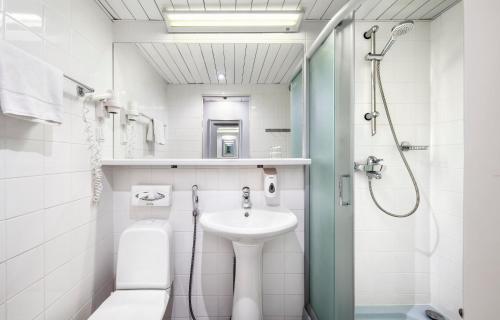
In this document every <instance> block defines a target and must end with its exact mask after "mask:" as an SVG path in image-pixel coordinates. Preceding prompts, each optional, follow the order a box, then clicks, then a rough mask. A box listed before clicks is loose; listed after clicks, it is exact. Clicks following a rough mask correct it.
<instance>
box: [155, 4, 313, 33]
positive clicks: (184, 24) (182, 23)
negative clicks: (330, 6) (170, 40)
mask: <svg viewBox="0 0 500 320" xmlns="http://www.w3.org/2000/svg"><path fill="white" fill-rule="evenodd" d="M303 14H304V13H303V11H299V10H297V11H271V10H269V11H177V10H165V11H164V18H165V22H166V24H167V28H168V31H169V32H197V33H198V32H296V31H298V29H299V27H300V23H301V22H302V17H303Z"/></svg>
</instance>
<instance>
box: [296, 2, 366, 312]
mask: <svg viewBox="0 0 500 320" xmlns="http://www.w3.org/2000/svg"><path fill="white" fill-rule="evenodd" d="M362 1H363V0H353V1H351V2H350V3H347V4H346V5H345V6H344V7H343V8H342V9H341V10H339V12H338V13H337V14H336V15H335V16H334V17H333V18H332V20H331V21H330V22H329V24H328V25H327V26H326V27H325V28H324V29H323V31H322V32H321V33H320V35H319V36H318V38H317V39H316V41H315V42H314V43H313V45H312V47H311V48H310V50H308V51H307V53H306V54H305V56H304V60H303V64H302V75H303V90H304V92H303V103H304V119H305V121H304V122H305V129H304V141H303V142H304V143H303V153H304V157H306V158H309V157H310V150H309V138H310V137H309V129H310V127H309V119H310V118H309V110H310V104H309V81H310V78H309V63H310V59H311V57H312V56H313V55H314V53H315V52H316V50H317V49H318V48H319V47H321V45H322V44H323V42H324V40H325V39H327V38H328V37H329V36H330V35H332V33H335V31H336V30H339V28H344V27H345V26H349V27H350V30H348V31H347V32H349V33H350V37H351V43H350V46H351V48H352V49H351V50H352V51H351V59H350V61H349V63H350V65H349V77H348V79H347V80H345V81H349V83H350V92H349V99H350V103H349V105H350V108H349V115H348V116H347V118H348V119H349V126H350V152H349V161H350V163H353V162H352V161H353V157H354V148H353V128H352V123H353V122H352V119H353V109H354V12H355V9H356V8H357V6H358V5H359V4H360V3H361V2H362ZM334 40H335V48H336V46H337V39H334ZM335 54H336V52H335ZM339 63H342V61H339V60H338V59H335V60H334V66H335V67H334V71H335V74H334V79H336V72H337V70H340V68H337V65H338V64H339ZM336 88H337V85H336V84H335V92H337V89H336ZM334 101H335V102H336V101H337V97H336V95H335V93H334ZM353 171H354V170H353V169H351V170H350V172H349V174H350V177H351V185H350V194H351V199H350V200H351V205H350V206H351V210H352V220H354V216H353V214H354V193H353V190H354V188H353V184H354V182H353V180H352V179H353V173H354V172H353ZM336 178H337V177H336ZM304 182H305V188H304V189H305V190H304V191H305V199H304V202H305V239H304V249H305V250H304V251H305V252H304V277H305V279H304V298H305V306H304V312H303V319H306V320H310V319H312V320H353V319H354V225H352V230H351V232H352V234H351V241H352V242H351V247H352V252H351V261H352V262H351V264H352V281H351V288H350V290H349V291H350V292H348V293H347V294H348V295H349V296H350V299H351V300H350V301H351V303H350V307H349V308H350V309H352V318H351V319H319V318H318V316H317V315H316V314H315V313H314V310H313V308H312V305H311V300H310V295H311V292H310V291H311V289H310V266H309V265H310V238H309V237H310V167H309V166H305V167H304ZM333 272H335V271H333ZM333 298H334V301H332V303H335V296H334V297H333Z"/></svg>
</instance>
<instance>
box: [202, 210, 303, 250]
mask: <svg viewBox="0 0 500 320" xmlns="http://www.w3.org/2000/svg"><path fill="white" fill-rule="evenodd" d="M200 224H201V225H202V226H203V229H204V230H205V231H208V232H212V233H215V234H217V235H219V236H221V237H224V238H227V239H229V240H231V241H237V242H243V243H248V242H250V243H256V242H264V241H266V240H269V239H271V238H273V237H276V236H278V235H281V234H284V233H287V232H289V231H291V230H293V229H295V227H296V226H297V217H296V216H295V215H294V214H293V213H292V212H291V211H290V210H287V209H284V208H265V209H262V208H259V209H257V208H252V209H233V210H226V211H217V212H204V213H203V214H202V215H201V218H200Z"/></svg>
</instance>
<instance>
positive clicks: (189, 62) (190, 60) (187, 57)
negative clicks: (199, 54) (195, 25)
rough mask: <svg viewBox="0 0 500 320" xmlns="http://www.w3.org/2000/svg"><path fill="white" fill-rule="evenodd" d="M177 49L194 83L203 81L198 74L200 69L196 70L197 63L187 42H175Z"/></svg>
mask: <svg viewBox="0 0 500 320" xmlns="http://www.w3.org/2000/svg"><path fill="white" fill-rule="evenodd" d="M176 46H177V49H178V50H179V53H180V55H181V56H182V58H183V59H184V62H185V63H186V66H187V68H188V69H189V73H190V74H191V76H192V78H193V81H194V82H195V83H203V79H202V77H201V75H200V71H199V70H198V65H197V64H196V61H195V59H194V57H193V53H192V52H191V50H190V48H189V44H187V43H177V44H176Z"/></svg>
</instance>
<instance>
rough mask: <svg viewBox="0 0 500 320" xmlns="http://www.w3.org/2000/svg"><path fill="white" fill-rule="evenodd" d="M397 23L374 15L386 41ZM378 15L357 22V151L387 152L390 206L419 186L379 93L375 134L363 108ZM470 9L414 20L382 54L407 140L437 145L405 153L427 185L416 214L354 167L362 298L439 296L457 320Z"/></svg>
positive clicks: (424, 299) (384, 300)
mask: <svg viewBox="0 0 500 320" xmlns="http://www.w3.org/2000/svg"><path fill="white" fill-rule="evenodd" d="M395 23H396V22H377V23H376V24H378V25H379V26H380V27H381V28H380V31H379V32H378V39H379V41H380V42H383V41H385V39H386V38H387V35H388V31H389V30H390V28H391V27H392V26H393V25H394V24H395ZM373 24H374V23H370V22H358V23H357V30H358V32H357V34H356V36H357V38H356V61H357V65H356V89H357V92H356V112H355V119H354V133H355V157H356V160H357V161H364V160H366V157H367V156H368V155H375V156H377V157H380V158H384V160H385V163H386V170H385V172H384V173H383V179H382V180H376V181H374V182H373V184H374V190H375V195H376V196H377V198H378V200H379V201H380V203H381V204H382V205H383V206H384V207H386V208H387V209H390V210H393V211H395V212H396V213H397V212H400V213H402V212H405V211H408V210H409V209H410V208H412V206H413V203H414V201H415V200H414V193H413V187H412V185H411V182H410V179H409V177H408V174H407V173H406V171H405V169H404V167H403V164H402V162H401V159H400V158H399V155H398V153H397V150H396V147H395V146H394V142H393V140H392V137H391V135H390V130H389V127H388V125H387V120H386V117H385V112H384V111H383V105H382V103H381V99H380V96H379V99H378V101H380V102H379V105H378V110H379V111H380V112H381V113H382V114H381V118H379V125H378V133H377V135H376V136H375V137H371V136H370V130H369V123H368V122H366V121H364V120H363V117H362V116H363V114H364V113H366V112H368V111H369V108H370V104H369V103H370V100H369V99H370V91H369V80H370V79H369V76H370V70H369V63H367V62H365V61H364V55H365V54H366V53H367V52H368V51H369V41H366V40H364V39H363V38H362V36H361V35H362V32H363V31H364V30H367V29H368V28H369V27H370V26H371V25H373ZM462 35H463V17H462V7H461V4H459V5H457V6H455V7H454V8H452V9H451V10H450V11H449V12H447V13H445V14H444V15H443V16H441V17H439V18H438V19H437V20H435V21H433V22H417V23H416V25H415V29H414V30H413V31H412V32H411V33H410V34H408V35H407V36H405V37H402V38H399V39H398V41H397V42H396V43H395V45H394V47H393V48H392V49H391V51H390V52H389V53H388V54H387V56H386V57H385V58H384V60H383V61H382V81H383V83H384V88H385V91H386V96H387V99H388V102H389V109H390V111H391V116H392V118H393V122H394V123H395V127H396V131H397V133H398V137H399V140H400V141H409V142H411V143H412V144H415V145H430V150H429V151H412V152H407V153H406V156H407V158H408V161H409V163H410V166H411V168H412V169H413V170H414V173H415V176H416V179H417V183H418V185H419V188H420V191H421V205H420V208H419V209H418V211H417V212H416V213H415V214H414V215H413V216H411V217H410V218H405V219H395V218H392V217H389V216H386V215H384V214H383V213H382V212H381V211H380V210H378V209H377V208H376V207H375V206H374V204H373V201H372V199H371V198H370V195H369V192H368V189H367V181H366V177H365V176H363V175H361V174H356V186H355V190H356V194H355V195H356V209H355V222H356V226H355V229H356V230H355V241H356V303H357V305H396V304H402V305H413V304H432V305H433V306H434V307H436V308H438V309H439V310H440V311H441V312H443V313H445V314H446V315H447V316H448V317H449V318H450V319H457V317H458V308H460V307H461V304H462V290H463V289H462V280H461V279H462V265H463V259H462V218H461V217H462V186H463V183H462V179H463V95H462V92H463V75H462V72H463V42H462Z"/></svg>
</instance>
